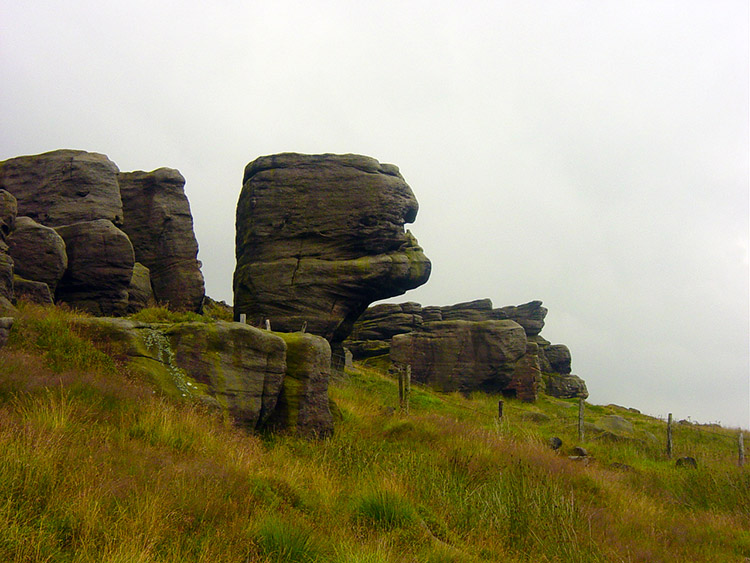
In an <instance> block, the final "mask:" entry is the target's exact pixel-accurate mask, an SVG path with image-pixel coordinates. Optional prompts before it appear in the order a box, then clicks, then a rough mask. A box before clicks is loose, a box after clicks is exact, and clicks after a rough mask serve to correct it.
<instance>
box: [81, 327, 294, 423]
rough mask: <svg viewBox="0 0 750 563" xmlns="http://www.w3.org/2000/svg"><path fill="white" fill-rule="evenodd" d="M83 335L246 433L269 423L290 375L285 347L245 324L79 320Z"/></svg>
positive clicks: (161, 385) (164, 388)
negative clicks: (214, 409) (220, 412)
mask: <svg viewBox="0 0 750 563" xmlns="http://www.w3.org/2000/svg"><path fill="white" fill-rule="evenodd" d="M77 322H78V325H79V327H80V329H81V330H83V331H84V332H87V333H88V334H90V335H91V336H94V337H95V338H96V339H98V340H106V341H107V342H108V345H109V346H110V347H111V348H113V349H115V350H117V351H119V352H120V353H121V354H122V355H124V356H125V357H126V358H128V362H129V365H130V367H131V369H135V370H139V371H141V372H143V373H144V374H146V375H147V376H149V377H150V378H151V379H152V380H153V381H154V383H156V384H157V385H158V386H159V388H160V389H161V390H162V391H164V392H166V393H168V394H170V395H173V396H178V397H179V396H183V397H185V398H186V399H196V400H199V401H202V402H205V403H208V404H212V405H215V406H219V407H220V408H222V409H223V410H224V411H226V412H227V413H229V414H230V415H231V416H232V418H233V420H234V422H235V423H236V424H237V425H239V426H242V427H245V428H248V429H256V428H259V427H261V426H262V425H263V424H265V422H266V421H267V420H268V419H269V417H270V416H271V414H272V413H273V411H274V409H275V408H276V404H277V401H278V398H279V394H280V392H281V388H282V382H283V380H284V374H285V373H286V348H287V347H286V344H285V343H284V340H283V339H282V338H280V337H279V336H277V335H274V334H272V333H270V332H267V331H264V330H260V329H257V328H254V327H251V326H248V325H245V324H240V323H234V322H225V321H217V322H214V323H201V322H190V323H175V324H164V325H160V324H147V323H139V322H135V321H131V320H128V319H113V318H81V319H79V320H78V321H77Z"/></svg>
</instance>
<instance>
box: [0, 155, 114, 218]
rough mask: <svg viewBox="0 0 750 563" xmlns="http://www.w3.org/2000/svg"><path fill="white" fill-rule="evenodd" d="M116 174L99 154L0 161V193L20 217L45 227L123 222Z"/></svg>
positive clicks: (110, 162)
mask: <svg viewBox="0 0 750 563" xmlns="http://www.w3.org/2000/svg"><path fill="white" fill-rule="evenodd" d="M117 173H118V169H117V166H116V165H115V163H114V162H112V161H111V160H109V159H108V158H107V157H106V156H105V155H103V154H97V153H89V152H85V151H77V150H57V151H52V152H48V153H44V154H38V155H33V156H19V157H16V158H11V159H9V160H6V161H4V162H0V188H2V189H5V190H8V191H9V192H10V193H12V194H13V195H14V196H15V197H16V199H17V200H18V213H19V215H25V216H27V217H31V218H32V219H34V220H35V221H36V222H37V223H41V224H42V225H47V226H48V227H58V226H60V225H69V224H71V223H77V222H79V221H93V220H96V219H109V220H110V221H112V223H114V224H115V225H120V224H121V223H122V202H121V200H120V190H119V187H118V184H117Z"/></svg>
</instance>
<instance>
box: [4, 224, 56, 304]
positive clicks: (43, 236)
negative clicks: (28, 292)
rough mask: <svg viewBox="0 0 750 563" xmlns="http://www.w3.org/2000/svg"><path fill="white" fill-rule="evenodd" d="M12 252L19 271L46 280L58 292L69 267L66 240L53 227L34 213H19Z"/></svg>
mask: <svg viewBox="0 0 750 563" xmlns="http://www.w3.org/2000/svg"><path fill="white" fill-rule="evenodd" d="M8 247H9V248H8V253H9V254H10V255H11V257H12V258H13V262H14V263H15V270H14V272H15V274H16V275H19V276H21V277H22V278H25V279H27V280H33V281H38V282H43V283H45V284H47V286H49V289H50V293H52V294H54V292H55V288H56V287H57V284H58V282H59V281H60V279H61V278H62V277H63V274H64V273H65V270H66V269H67V268H68V255H67V251H66V249H65V241H64V240H63V238H62V237H61V236H60V235H59V234H58V233H57V232H56V231H55V230H54V229H52V228H50V227H45V226H44V225H40V224H39V223H37V222H36V221H34V220H33V219H32V218H31V217H18V218H17V219H16V226H15V229H14V230H13V232H12V233H11V235H10V236H9V237H8Z"/></svg>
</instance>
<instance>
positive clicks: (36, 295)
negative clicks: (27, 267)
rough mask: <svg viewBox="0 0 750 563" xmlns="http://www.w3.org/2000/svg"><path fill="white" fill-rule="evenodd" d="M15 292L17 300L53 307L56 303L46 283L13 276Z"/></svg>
mask: <svg viewBox="0 0 750 563" xmlns="http://www.w3.org/2000/svg"><path fill="white" fill-rule="evenodd" d="M13 291H14V293H15V296H16V300H20V299H23V300H25V301H30V302H31V303H38V304H39V305H52V304H53V303H54V297H53V296H52V292H51V291H50V289H49V286H48V285H47V284H46V283H44V282H40V281H34V280H27V279H24V278H22V277H19V276H13Z"/></svg>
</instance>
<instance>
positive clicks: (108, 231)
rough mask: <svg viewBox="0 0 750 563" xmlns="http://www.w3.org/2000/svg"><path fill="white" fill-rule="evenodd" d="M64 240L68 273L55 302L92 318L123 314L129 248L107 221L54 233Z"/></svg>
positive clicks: (129, 271) (129, 270) (130, 258)
mask: <svg viewBox="0 0 750 563" xmlns="http://www.w3.org/2000/svg"><path fill="white" fill-rule="evenodd" d="M55 230H56V231H57V233H58V234H59V235H60V236H61V237H62V238H63V239H64V240H65V247H66V249H67V255H68V269H67V270H66V271H65V275H63V277H62V279H61V280H60V283H59V284H58V285H57V291H56V294H55V298H56V300H57V301H62V302H65V303H68V304H69V305H72V306H74V307H77V308H79V309H81V310H83V311H86V312H88V313H91V314H92V315H108V316H120V315H124V314H126V312H127V307H128V288H129V286H130V280H131V278H132V277H133V264H134V263H135V258H134V255H133V245H132V244H130V240H129V239H128V236H127V235H126V234H125V233H123V232H122V231H121V230H120V229H118V228H117V227H115V226H114V225H113V224H112V222H111V221H108V220H107V219H99V220H96V221H83V222H80V223H74V224H72V225H65V226H62V227H57V229H55Z"/></svg>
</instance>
